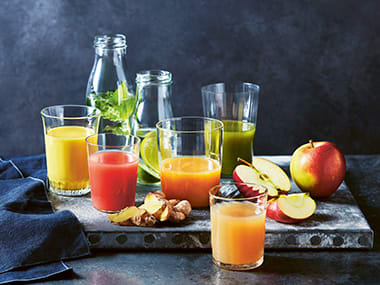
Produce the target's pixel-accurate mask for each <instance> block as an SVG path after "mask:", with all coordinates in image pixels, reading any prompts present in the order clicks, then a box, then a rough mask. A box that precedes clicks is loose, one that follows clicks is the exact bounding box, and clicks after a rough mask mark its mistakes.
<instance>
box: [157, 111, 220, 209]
mask: <svg viewBox="0 0 380 285" xmlns="http://www.w3.org/2000/svg"><path fill="white" fill-rule="evenodd" d="M157 134H158V149H159V154H160V162H159V163H160V176H161V188H162V191H163V192H164V193H165V194H166V196H167V197H168V199H180V200H188V201H189V202H190V203H191V205H192V206H193V207H207V206H208V191H209V190H210V188H211V187H212V186H215V185H218V184H219V181H220V170H221V159H222V157H221V154H222V139H223V123H222V122H221V121H219V120H215V119H210V118H203V117H180V118H170V119H165V120H162V121H160V122H158V123H157Z"/></svg>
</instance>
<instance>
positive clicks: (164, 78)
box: [136, 70, 172, 84]
mask: <svg viewBox="0 0 380 285" xmlns="http://www.w3.org/2000/svg"><path fill="white" fill-rule="evenodd" d="M136 82H137V83H161V84H162V83H166V84H170V83H172V74H171V73H170V72H169V71H165V70H143V71H140V72H138V73H137V75H136Z"/></svg>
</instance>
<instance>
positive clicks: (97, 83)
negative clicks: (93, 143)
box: [86, 34, 137, 135]
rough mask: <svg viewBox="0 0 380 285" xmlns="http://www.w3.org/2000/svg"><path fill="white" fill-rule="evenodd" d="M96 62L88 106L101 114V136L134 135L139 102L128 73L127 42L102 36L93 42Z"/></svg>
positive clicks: (89, 90) (87, 96)
mask: <svg viewBox="0 0 380 285" xmlns="http://www.w3.org/2000/svg"><path fill="white" fill-rule="evenodd" d="M94 49H95V61H94V65H93V67H92V70H91V74H90V77H89V80H88V84H87V90H86V102H87V105H88V106H92V107H96V108H98V109H99V110H100V111H101V115H102V120H101V123H100V128H99V132H112V133H114V134H120V135H126V134H133V130H132V128H133V115H134V112H135V108H136V104H137V100H136V94H135V92H134V91H133V86H132V84H131V83H130V81H129V80H128V76H127V69H126V53H127V43H126V38H125V36H124V35H122V34H116V35H99V36H96V37H95V40H94Z"/></svg>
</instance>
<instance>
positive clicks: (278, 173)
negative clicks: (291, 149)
mask: <svg viewBox="0 0 380 285" xmlns="http://www.w3.org/2000/svg"><path fill="white" fill-rule="evenodd" d="M252 165H253V166H254V167H255V168H256V169H257V170H258V171H259V172H260V173H261V175H262V176H264V177H265V176H268V177H269V179H270V181H271V182H272V183H273V184H274V185H275V186H276V188H277V189H279V190H281V191H282V192H286V193H287V192H289V191H290V187H291V184H290V180H289V177H288V175H287V174H286V173H285V171H284V170H282V169H281V168H280V167H279V166H278V165H276V164H274V163H273V162H271V161H269V160H267V159H265V158H260V157H259V158H254V159H253V160H252Z"/></svg>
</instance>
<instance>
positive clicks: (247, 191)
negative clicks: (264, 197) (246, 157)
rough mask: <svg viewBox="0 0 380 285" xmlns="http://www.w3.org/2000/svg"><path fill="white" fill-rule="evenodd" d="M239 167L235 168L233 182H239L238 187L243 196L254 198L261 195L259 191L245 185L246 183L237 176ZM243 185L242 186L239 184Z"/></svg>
mask: <svg viewBox="0 0 380 285" xmlns="http://www.w3.org/2000/svg"><path fill="white" fill-rule="evenodd" d="M236 169H237V167H236V168H235V170H234V172H233V173H232V180H233V181H234V182H237V184H236V186H237V187H238V189H239V191H240V193H241V194H243V196H244V197H254V196H257V195H258V194H259V190H256V189H253V187H252V186H251V187H250V186H248V185H245V182H244V181H243V180H242V179H241V178H240V176H239V175H238V174H237V171H236ZM239 183H241V184H239Z"/></svg>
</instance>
